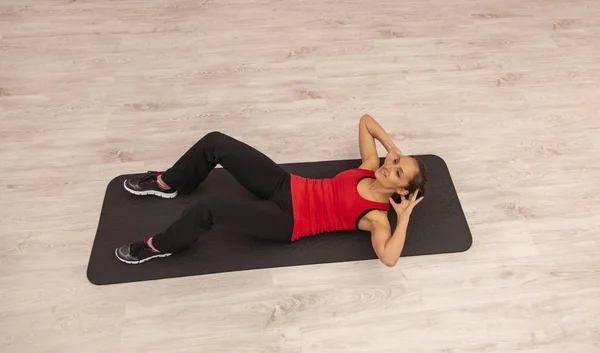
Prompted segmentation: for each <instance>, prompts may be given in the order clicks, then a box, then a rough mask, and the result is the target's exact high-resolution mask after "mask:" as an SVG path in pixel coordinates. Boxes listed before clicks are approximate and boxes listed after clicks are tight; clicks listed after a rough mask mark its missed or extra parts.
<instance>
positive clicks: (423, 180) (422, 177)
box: [392, 156, 427, 203]
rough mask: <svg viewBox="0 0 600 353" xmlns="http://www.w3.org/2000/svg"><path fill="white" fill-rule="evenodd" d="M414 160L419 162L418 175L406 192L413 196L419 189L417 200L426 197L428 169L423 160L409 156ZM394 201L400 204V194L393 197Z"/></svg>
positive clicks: (410, 182)
mask: <svg viewBox="0 0 600 353" xmlns="http://www.w3.org/2000/svg"><path fill="white" fill-rule="evenodd" d="M409 157H412V158H414V160H415V161H416V162H417V174H415V176H414V177H413V178H412V179H411V180H410V181H409V182H408V186H407V187H406V190H408V195H411V194H413V193H414V192H415V191H416V190H417V189H419V193H418V194H417V199H418V198H419V197H421V196H425V186H426V184H427V167H426V166H425V163H423V160H421V158H419V157H417V156H409ZM392 199H394V201H396V202H397V203H399V202H400V201H401V199H402V196H401V195H399V194H398V193H394V194H393V195H392Z"/></svg>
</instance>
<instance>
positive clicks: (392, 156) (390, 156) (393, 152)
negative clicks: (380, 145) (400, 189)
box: [384, 147, 402, 164]
mask: <svg viewBox="0 0 600 353" xmlns="http://www.w3.org/2000/svg"><path fill="white" fill-rule="evenodd" d="M400 157H402V152H401V151H400V149H399V148H398V147H393V148H391V149H390V150H389V151H388V153H387V155H386V156H385V161H384V164H396V163H395V160H397V159H400Z"/></svg>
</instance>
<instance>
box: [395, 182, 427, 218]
mask: <svg viewBox="0 0 600 353" xmlns="http://www.w3.org/2000/svg"><path fill="white" fill-rule="evenodd" d="M418 193H419V190H418V189H417V190H415V192H414V193H413V194H412V195H411V196H410V197H409V198H408V199H407V198H405V197H404V196H402V197H401V198H402V200H401V202H400V203H396V201H394V199H392V198H391V197H390V203H391V204H392V207H394V210H395V211H396V214H397V215H398V220H401V219H404V220H408V218H409V217H410V214H411V213H412V210H413V209H414V208H415V206H416V205H418V204H419V202H421V201H422V200H423V198H424V196H421V197H419V198H418V199H417V194H418Z"/></svg>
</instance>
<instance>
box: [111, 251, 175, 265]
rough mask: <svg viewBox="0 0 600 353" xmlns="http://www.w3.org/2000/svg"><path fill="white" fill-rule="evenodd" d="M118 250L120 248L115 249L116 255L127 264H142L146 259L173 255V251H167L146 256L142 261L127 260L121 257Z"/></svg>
mask: <svg viewBox="0 0 600 353" xmlns="http://www.w3.org/2000/svg"><path fill="white" fill-rule="evenodd" d="M118 250H119V249H115V256H116V257H117V259H119V260H121V261H122V262H124V263H126V264H129V265H139V264H141V263H142V262H146V261H148V260H152V259H156V258H159V257H168V256H171V253H166V254H156V255H154V256H150V257H147V258H145V259H143V260H140V261H127V260H125V259H122V258H120V257H119V254H118V252H117V251H118Z"/></svg>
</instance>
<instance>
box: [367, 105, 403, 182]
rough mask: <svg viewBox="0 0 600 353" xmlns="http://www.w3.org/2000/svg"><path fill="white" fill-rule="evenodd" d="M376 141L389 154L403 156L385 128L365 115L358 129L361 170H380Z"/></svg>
mask: <svg viewBox="0 0 600 353" xmlns="http://www.w3.org/2000/svg"><path fill="white" fill-rule="evenodd" d="M375 140H377V141H379V142H380V143H381V145H382V146H383V147H384V148H385V149H386V150H387V151H388V152H394V153H396V154H398V155H399V156H401V155H402V153H401V152H400V150H399V149H398V147H396V145H395V144H394V142H393V141H392V139H391V138H390V137H389V136H388V134H387V133H386V132H385V130H384V129H383V127H381V125H379V123H378V122H377V121H376V120H375V119H374V118H373V117H372V116H370V115H369V114H365V115H363V116H362V117H361V118H360V123H359V129H358V142H359V148H360V156H361V158H362V165H361V168H364V169H372V170H375V169H377V168H379V155H378V153H377V146H376V145H375Z"/></svg>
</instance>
